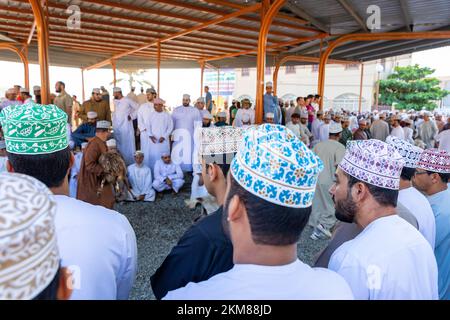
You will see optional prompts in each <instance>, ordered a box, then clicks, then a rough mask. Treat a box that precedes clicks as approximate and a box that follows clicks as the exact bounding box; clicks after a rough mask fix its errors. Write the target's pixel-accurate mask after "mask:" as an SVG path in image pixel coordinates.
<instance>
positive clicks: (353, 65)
mask: <svg viewBox="0 0 450 320" xmlns="http://www.w3.org/2000/svg"><path fill="white" fill-rule="evenodd" d="M358 69H359V63H347V64H346V65H345V70H358Z"/></svg>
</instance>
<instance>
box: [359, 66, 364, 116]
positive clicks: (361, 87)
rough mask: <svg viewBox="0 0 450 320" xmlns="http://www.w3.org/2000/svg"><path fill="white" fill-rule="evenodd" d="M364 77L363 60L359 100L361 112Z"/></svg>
mask: <svg viewBox="0 0 450 320" xmlns="http://www.w3.org/2000/svg"><path fill="white" fill-rule="evenodd" d="M363 78H364V62H361V79H360V80H359V101H358V112H359V113H361V110H362V91H363Z"/></svg>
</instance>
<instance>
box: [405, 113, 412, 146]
mask: <svg viewBox="0 0 450 320" xmlns="http://www.w3.org/2000/svg"><path fill="white" fill-rule="evenodd" d="M412 124H413V121H412V120H411V119H405V126H404V127H403V133H404V134H405V140H406V141H407V142H408V143H411V144H414V138H413V135H414V130H413V129H412V128H411V126H412Z"/></svg>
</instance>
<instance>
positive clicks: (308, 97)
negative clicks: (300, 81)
mask: <svg viewBox="0 0 450 320" xmlns="http://www.w3.org/2000/svg"><path fill="white" fill-rule="evenodd" d="M312 98H314V96H313V95H312V94H308V96H307V97H306V99H312Z"/></svg>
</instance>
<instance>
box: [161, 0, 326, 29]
mask: <svg viewBox="0 0 450 320" xmlns="http://www.w3.org/2000/svg"><path fill="white" fill-rule="evenodd" d="M158 2H160V3H166V4H170V5H173V6H177V7H181V8H186V9H191V10H197V11H203V12H208V13H213V14H217V15H225V14H227V12H225V11H223V10H218V9H215V8H211V7H205V6H198V5H193V4H190V3H186V2H179V1H173V0H158ZM206 2H211V1H206ZM218 2H220V3H215V4H220V5H222V6H224V7H227V8H232V7H234V8H235V9H242V8H243V7H244V6H243V5H238V4H234V3H231V4H232V5H231V6H230V2H228V1H218ZM212 3H214V1H212ZM233 5H235V6H233ZM285 17H289V18H288V19H285V20H289V21H294V22H296V23H297V24H296V25H295V24H291V23H285V22H281V21H274V22H273V25H274V26H280V27H284V28H293V29H298V30H307V31H313V32H318V31H317V30H315V29H312V28H307V27H303V26H299V25H298V24H305V23H307V21H305V20H302V19H297V18H295V17H291V16H287V15H285ZM238 19H242V20H247V21H254V22H260V19H258V18H256V17H249V16H241V17H239V18H238ZM319 32H320V31H319Z"/></svg>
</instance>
